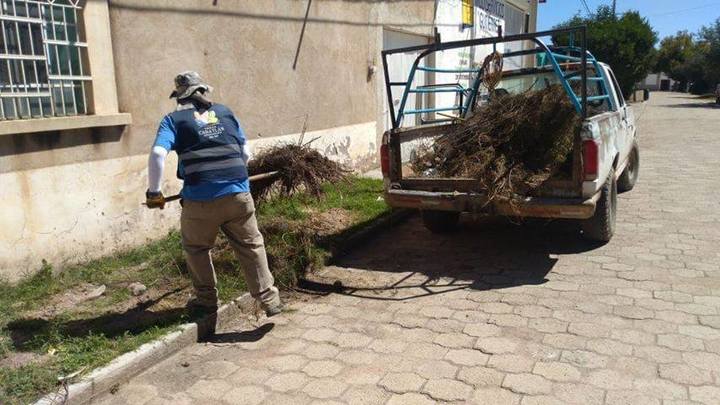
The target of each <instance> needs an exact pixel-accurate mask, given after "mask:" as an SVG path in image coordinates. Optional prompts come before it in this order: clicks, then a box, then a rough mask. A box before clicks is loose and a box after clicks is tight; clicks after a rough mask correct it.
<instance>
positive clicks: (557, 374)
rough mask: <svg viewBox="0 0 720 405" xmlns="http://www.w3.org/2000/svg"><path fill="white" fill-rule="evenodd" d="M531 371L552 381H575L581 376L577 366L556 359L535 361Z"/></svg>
mask: <svg viewBox="0 0 720 405" xmlns="http://www.w3.org/2000/svg"><path fill="white" fill-rule="evenodd" d="M533 373H534V374H537V375H541V376H543V377H545V378H547V379H548V380H553V381H577V380H579V379H580V377H581V376H582V374H581V373H580V370H578V369H577V368H575V367H573V366H571V365H569V364H567V363H561V362H556V361H553V362H544V361H539V362H537V363H535V368H534V369H533Z"/></svg>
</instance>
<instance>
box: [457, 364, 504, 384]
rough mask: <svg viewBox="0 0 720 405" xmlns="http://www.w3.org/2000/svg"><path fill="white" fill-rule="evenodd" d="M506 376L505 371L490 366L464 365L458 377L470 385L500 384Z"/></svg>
mask: <svg viewBox="0 0 720 405" xmlns="http://www.w3.org/2000/svg"><path fill="white" fill-rule="evenodd" d="M503 378H505V373H501V372H499V371H497V370H494V369H491V368H488V367H463V368H461V369H460V372H459V373H458V379H459V380H461V381H464V382H466V383H468V384H470V385H474V386H479V385H494V386H499V385H500V384H501V383H502V380H503Z"/></svg>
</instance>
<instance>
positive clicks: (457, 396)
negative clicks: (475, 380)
mask: <svg viewBox="0 0 720 405" xmlns="http://www.w3.org/2000/svg"><path fill="white" fill-rule="evenodd" d="M472 390H473V388H472V386H470V385H467V384H465V383H462V382H460V381H456V380H450V379H432V380H429V381H428V382H427V383H426V384H425V386H424V387H423V389H422V392H423V393H425V394H427V395H429V396H430V397H431V398H433V399H437V400H440V401H462V400H465V399H466V398H467V397H468V396H469V395H470V393H471V392H472Z"/></svg>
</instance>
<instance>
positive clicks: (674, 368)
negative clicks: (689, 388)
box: [659, 364, 713, 385]
mask: <svg viewBox="0 0 720 405" xmlns="http://www.w3.org/2000/svg"><path fill="white" fill-rule="evenodd" d="M659 375H660V377H662V378H664V379H666V380H670V381H672V382H675V383H678V384H684V385H704V384H711V383H712V382H713V381H712V380H713V379H712V376H711V375H710V373H708V372H707V370H701V369H698V368H695V367H692V366H689V365H687V364H661V365H660V368H659Z"/></svg>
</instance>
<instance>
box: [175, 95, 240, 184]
mask: <svg viewBox="0 0 720 405" xmlns="http://www.w3.org/2000/svg"><path fill="white" fill-rule="evenodd" d="M170 116H171V118H172V120H173V123H174V125H175V130H176V132H177V137H176V147H175V150H176V151H177V153H178V157H179V159H180V164H179V165H178V177H179V178H181V179H183V181H184V182H185V184H189V185H197V184H203V183H214V182H229V181H242V180H245V179H247V177H248V172H247V167H246V166H245V160H244V159H243V155H242V144H241V137H240V134H239V133H238V124H237V122H236V121H235V117H234V115H233V113H232V111H230V109H228V108H227V107H225V106H224V105H222V104H213V105H212V106H210V108H209V109H208V110H207V111H205V112H204V113H202V114H200V112H199V111H198V110H197V109H195V108H190V109H186V110H179V111H175V112H173V113H171V114H170Z"/></svg>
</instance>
